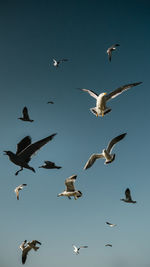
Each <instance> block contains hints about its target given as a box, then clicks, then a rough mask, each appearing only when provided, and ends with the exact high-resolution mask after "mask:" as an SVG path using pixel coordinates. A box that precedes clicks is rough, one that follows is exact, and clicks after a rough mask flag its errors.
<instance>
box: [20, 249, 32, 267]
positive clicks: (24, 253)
mask: <svg viewBox="0 0 150 267" xmlns="http://www.w3.org/2000/svg"><path fill="white" fill-rule="evenodd" d="M30 250H31V247H30V246H27V247H26V248H24V250H23V251H22V264H25V262H26V259H27V255H28V252H29V251H30Z"/></svg>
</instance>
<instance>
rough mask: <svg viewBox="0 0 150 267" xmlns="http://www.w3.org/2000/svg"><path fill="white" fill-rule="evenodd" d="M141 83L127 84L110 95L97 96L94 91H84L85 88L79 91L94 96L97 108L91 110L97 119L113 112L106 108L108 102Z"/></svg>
mask: <svg viewBox="0 0 150 267" xmlns="http://www.w3.org/2000/svg"><path fill="white" fill-rule="evenodd" d="M141 83H142V82H137V83H130V84H126V85H123V86H121V87H119V88H117V89H116V90H114V91H112V92H111V93H109V94H107V93H101V94H99V95H97V94H96V93H94V92H93V91H92V90H88V89H83V88H78V89H80V90H81V91H84V92H87V93H89V94H90V96H92V97H93V98H95V99H96V107H94V108H90V111H91V112H92V113H93V114H94V115H96V117H98V116H102V117H104V115H106V114H107V113H109V112H110V111H111V108H108V107H107V106H106V104H107V101H109V100H111V99H113V98H115V97H116V96H118V95H120V94H121V93H123V92H124V91H126V90H128V89H130V88H132V87H134V86H137V85H139V84H141ZM127 108H128V107H127Z"/></svg>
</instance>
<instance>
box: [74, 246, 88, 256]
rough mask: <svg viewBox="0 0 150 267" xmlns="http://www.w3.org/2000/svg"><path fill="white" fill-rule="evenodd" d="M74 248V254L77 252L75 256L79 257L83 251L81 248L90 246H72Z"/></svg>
mask: <svg viewBox="0 0 150 267" xmlns="http://www.w3.org/2000/svg"><path fill="white" fill-rule="evenodd" d="M72 246H73V248H74V250H73V251H74V252H75V254H76V255H78V254H79V250H80V249H81V248H88V246H80V247H76V246H75V245H72Z"/></svg>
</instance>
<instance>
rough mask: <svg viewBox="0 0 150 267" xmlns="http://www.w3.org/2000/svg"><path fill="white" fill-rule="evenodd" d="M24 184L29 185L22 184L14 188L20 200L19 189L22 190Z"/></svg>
mask: <svg viewBox="0 0 150 267" xmlns="http://www.w3.org/2000/svg"><path fill="white" fill-rule="evenodd" d="M24 186H27V184H21V185H19V186H17V187H16V188H15V189H14V192H15V193H16V196H17V200H19V191H20V190H22V189H23V188H24Z"/></svg>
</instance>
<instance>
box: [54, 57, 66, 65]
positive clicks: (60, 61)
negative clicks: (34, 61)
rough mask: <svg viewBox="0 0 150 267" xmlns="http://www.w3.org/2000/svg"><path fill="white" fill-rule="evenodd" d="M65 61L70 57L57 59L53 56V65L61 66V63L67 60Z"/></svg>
mask: <svg viewBox="0 0 150 267" xmlns="http://www.w3.org/2000/svg"><path fill="white" fill-rule="evenodd" d="M65 61H68V59H67V58H63V59H60V60H56V59H54V58H53V66H54V67H59V65H60V63H62V62H65Z"/></svg>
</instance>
